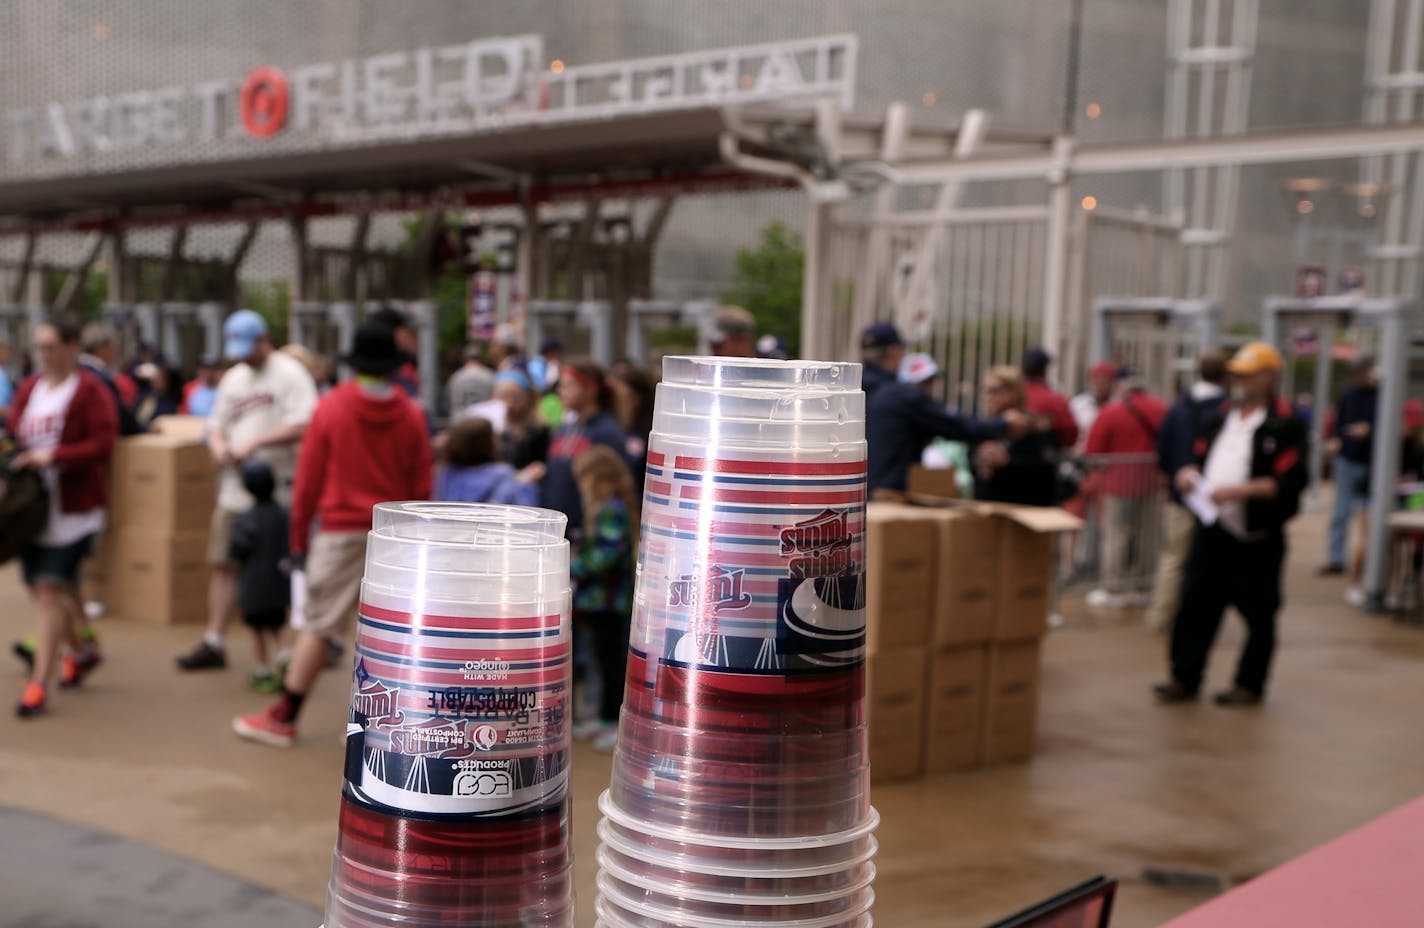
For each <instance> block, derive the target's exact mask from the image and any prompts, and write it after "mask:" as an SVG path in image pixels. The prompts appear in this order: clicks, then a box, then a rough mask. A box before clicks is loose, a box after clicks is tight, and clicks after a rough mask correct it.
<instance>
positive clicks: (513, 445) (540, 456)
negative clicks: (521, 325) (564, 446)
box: [494, 367, 553, 471]
mask: <svg viewBox="0 0 1424 928" xmlns="http://www.w3.org/2000/svg"><path fill="white" fill-rule="evenodd" d="M537 397H538V394H537V392H536V391H535V388H534V382H533V381H532V380H530V379H529V375H528V374H527V373H525V372H524V370H523V368H520V367H511V368H510V369H509V370H506V371H501V372H499V373H498V374H496V375H495V378H494V398H495V399H496V400H498V401H499V402H501V403H503V404H504V408H505V415H504V430H503V431H502V432H500V435H499V447H500V454H501V456H502V457H503V458H504V461H505V463H507V464H509V465H510V466H511V467H513V468H514V469H515V470H517V471H522V470H524V469H525V468H527V467H530V466H532V465H534V464H539V465H541V466H542V465H543V462H544V459H545V458H547V457H548V456H549V442H550V440H551V439H552V436H553V432H552V431H551V430H550V429H549V425H548V423H546V422H545V421H544V419H543V417H542V416H541V415H540V414H539V406H538V403H537Z"/></svg>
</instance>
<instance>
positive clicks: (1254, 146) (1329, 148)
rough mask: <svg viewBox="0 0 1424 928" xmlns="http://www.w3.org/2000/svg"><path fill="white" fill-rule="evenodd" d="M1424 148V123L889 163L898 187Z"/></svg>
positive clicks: (1286, 161) (1272, 161)
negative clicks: (1059, 152) (893, 165)
mask: <svg viewBox="0 0 1424 928" xmlns="http://www.w3.org/2000/svg"><path fill="white" fill-rule="evenodd" d="M1414 151H1424V124H1421V123H1414V124H1409V125H1397V126H1351V127H1343V128H1338V129H1312V130H1303V131H1294V132H1270V133H1252V134H1249V135H1242V136H1235V137H1231V138H1214V139H1200V140H1197V139H1176V140H1167V141H1155V142H1133V143H1115V144H1110V145H1079V146H1077V147H1076V148H1075V149H1074V150H1073V151H1072V152H1071V153H1068V154H1067V155H1066V157H1064V156H1060V157H1055V156H1053V155H1016V156H1010V157H992V156H984V157H977V158H964V159H962V160H956V161H949V162H944V163H942V164H935V165H923V166H909V167H902V168H886V169H884V170H883V171H880V172H878V173H881V174H882V175H883V176H884V177H885V178H886V179H888V180H891V181H893V182H894V183H897V184H929V183H937V182H943V181H948V180H959V181H976V180H1033V179H1041V180H1049V179H1051V178H1052V177H1054V176H1056V174H1057V172H1059V171H1067V172H1068V173H1070V174H1073V175H1087V174H1129V173H1133V172H1139V171H1166V170H1171V169H1174V168H1176V169H1180V168H1192V167H1204V166H1205V167H1216V166H1226V165H1249V164H1292V163H1296V162H1306V161H1334V160H1350V159H1355V158H1359V157H1360V155H1361V154H1397V153H1401V152H1414Z"/></svg>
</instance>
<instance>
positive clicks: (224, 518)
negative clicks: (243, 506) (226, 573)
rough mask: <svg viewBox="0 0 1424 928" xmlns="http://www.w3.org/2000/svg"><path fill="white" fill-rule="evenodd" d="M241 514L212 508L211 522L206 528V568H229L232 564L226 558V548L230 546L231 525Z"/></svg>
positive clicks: (220, 508)
mask: <svg viewBox="0 0 1424 928" xmlns="http://www.w3.org/2000/svg"><path fill="white" fill-rule="evenodd" d="M239 515H241V513H238V512H233V511H232V510H231V509H224V508H223V507H221V506H214V507H213V520H212V522H211V523H209V527H208V566H209V567H231V566H233V564H234V562H233V559H232V558H231V557H229V556H228V546H229V545H231V544H232V525H233V523H234V522H236V521H237V517H238V516H239Z"/></svg>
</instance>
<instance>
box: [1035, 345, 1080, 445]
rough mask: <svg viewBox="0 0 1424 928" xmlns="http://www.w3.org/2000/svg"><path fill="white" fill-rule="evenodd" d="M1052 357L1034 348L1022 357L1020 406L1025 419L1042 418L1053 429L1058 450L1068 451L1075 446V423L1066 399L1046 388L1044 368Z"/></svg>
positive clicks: (1040, 349) (1049, 387)
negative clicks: (1022, 397)
mask: <svg viewBox="0 0 1424 928" xmlns="http://www.w3.org/2000/svg"><path fill="white" fill-rule="evenodd" d="M1052 363H1053V356H1052V355H1050V354H1049V353H1048V352H1047V351H1044V350H1043V349H1042V348H1039V347H1037V346H1035V347H1033V348H1030V349H1028V350H1027V351H1025V352H1024V356H1023V375H1024V402H1025V403H1026V406H1025V408H1026V409H1027V410H1028V413H1029V415H1032V416H1039V417H1042V418H1046V419H1047V420H1048V421H1049V422H1050V423H1052V425H1053V437H1054V438H1055V439H1056V440H1057V442H1058V447H1059V448H1065V449H1066V448H1072V447H1073V446H1074V445H1075V444H1077V442H1078V421H1077V420H1076V419H1074V418H1073V410H1072V409H1071V408H1070V407H1069V406H1068V397H1066V396H1064V395H1063V394H1062V393H1059V392H1058V391H1057V390H1055V389H1053V388H1052V387H1051V386H1049V385H1048V365H1050V364H1052Z"/></svg>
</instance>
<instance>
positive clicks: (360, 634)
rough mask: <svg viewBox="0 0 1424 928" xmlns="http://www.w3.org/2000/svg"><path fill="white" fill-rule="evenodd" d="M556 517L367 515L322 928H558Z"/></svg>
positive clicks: (560, 708)
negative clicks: (342, 781) (333, 843)
mask: <svg viewBox="0 0 1424 928" xmlns="http://www.w3.org/2000/svg"><path fill="white" fill-rule="evenodd" d="M565 522H566V519H565V517H564V516H562V515H560V514H558V513H555V512H550V511H547V510H542V509H523V508H516V507H509V506H479V505H465V504H449V503H383V504H380V505H378V506H376V509H375V514H374V526H373V528H372V531H371V534H370V540H369V543H368V545H367V551H366V572H365V577H364V580H363V582H362V589H361V609H360V625H359V628H358V631H357V636H356V656H355V667H354V671H353V675H352V683H351V714H350V720H349V722H348V724H347V736H346V744H347V751H346V779H345V784H344V787H343V790H342V796H341V819H340V829H339V833H338V837H337V842H336V852H335V863H334V866H333V869H332V877H331V885H330V888H329V893H328V897H327V910H326V928H397V926H399V928H424V926H436V925H439V926H450V925H481V926H484V928H496V926H498V928H504V926H508V928H516V926H517V928H530V926H547V928H564V926H569V925H572V924H573V859H572V856H571V854H570V850H569V797H568V785H569V756H570V752H569V746H570V736H569V727H568V705H569V687H570V685H571V679H570V669H571V661H570V654H571V651H570V647H571V642H570V621H571V617H570V589H569V546H568V542H566V541H565V540H564V526H565Z"/></svg>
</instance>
